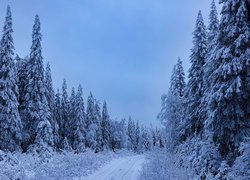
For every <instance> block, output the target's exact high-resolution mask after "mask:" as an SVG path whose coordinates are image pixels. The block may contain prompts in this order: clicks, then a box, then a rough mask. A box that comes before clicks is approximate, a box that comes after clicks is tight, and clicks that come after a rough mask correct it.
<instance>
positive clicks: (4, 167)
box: [0, 150, 139, 180]
mask: <svg viewBox="0 0 250 180" xmlns="http://www.w3.org/2000/svg"><path fill="white" fill-rule="evenodd" d="M132 155H134V154H133V153H130V152H128V151H118V152H116V153H114V152H105V153H94V152H93V151H90V150H88V151H86V152H85V153H79V154H74V153H71V152H64V153H61V154H58V153H55V154H53V156H51V158H50V159H48V161H42V160H41V159H40V158H39V157H37V156H32V155H31V154H19V153H16V154H11V153H8V154H7V153H4V152H2V151H0V167H1V168H0V179H1V180H2V179H3V180H9V179H18V178H19V179H24V180H39V179H50V180H54V179H60V180H68V179H80V178H82V179H84V177H85V176H87V175H89V174H91V173H93V172H94V171H95V170H96V169H98V168H100V167H101V166H103V165H104V164H106V163H108V162H110V161H111V160H113V159H115V160H114V161H115V162H117V161H119V159H121V158H122V157H124V158H123V159H126V158H130V157H136V156H132ZM134 160H136V158H134ZM112 162H113V161H112ZM137 162H139V159H138V161H137ZM124 163H127V161H126V162H124ZM131 164H132V162H131ZM107 173H108V172H107Z"/></svg>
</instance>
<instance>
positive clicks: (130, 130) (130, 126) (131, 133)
mask: <svg viewBox="0 0 250 180" xmlns="http://www.w3.org/2000/svg"><path fill="white" fill-rule="evenodd" d="M127 135H128V138H129V145H128V146H129V149H132V150H135V122H134V121H133V120H132V118H131V117H129V119H128V128H127Z"/></svg>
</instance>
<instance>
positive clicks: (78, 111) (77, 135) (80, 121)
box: [72, 85, 86, 153]
mask: <svg viewBox="0 0 250 180" xmlns="http://www.w3.org/2000/svg"><path fill="white" fill-rule="evenodd" d="M72 123H73V124H72V127H73V128H72V134H73V139H72V148H73V149H74V150H75V151H76V152H78V153H79V152H83V151H84V150H85V139H86V138H85V136H86V129H85V127H86V125H85V112H84V102H83V92H82V87H81V85H79V86H78V90H77V94H76V100H75V116H74V119H73V122H72Z"/></svg>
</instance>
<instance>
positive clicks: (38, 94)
mask: <svg viewBox="0 0 250 180" xmlns="http://www.w3.org/2000/svg"><path fill="white" fill-rule="evenodd" d="M40 30H41V27H40V20H39V17H38V15H36V17H35V23H34V26H33V34H32V46H31V53H30V58H29V61H28V64H27V77H26V78H27V80H28V83H27V84H26V85H25V88H24V92H25V93H24V94H25V102H24V104H25V109H24V110H23V111H24V113H23V114H24V116H23V125H24V138H25V139H24V140H25V141H24V150H26V148H27V146H29V145H30V144H33V143H34V141H35V139H36V135H37V133H38V132H37V130H39V128H37V127H38V125H39V124H50V119H49V118H50V112H49V106H48V102H47V98H46V90H45V83H44V81H45V80H44V67H43V57H42V48H41V40H42V35H41V32H40ZM48 126H50V127H51V125H48Z"/></svg>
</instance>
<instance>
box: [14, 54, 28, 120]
mask: <svg viewBox="0 0 250 180" xmlns="http://www.w3.org/2000/svg"><path fill="white" fill-rule="evenodd" d="M28 60H29V57H28V56H27V57H25V58H20V57H19V56H18V55H17V56H16V57H15V62H16V74H17V86H18V92H19V93H18V95H19V96H18V102H19V107H18V108H19V111H20V116H21V119H22V110H23V109H24V108H25V104H24V102H25V96H24V94H25V91H24V88H25V85H26V84H27V82H28V80H27V63H28Z"/></svg>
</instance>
